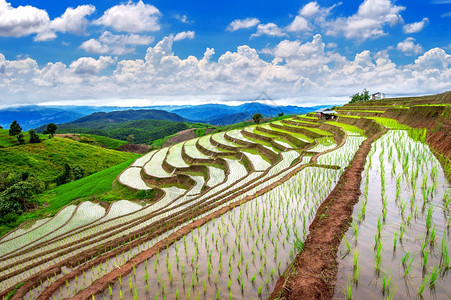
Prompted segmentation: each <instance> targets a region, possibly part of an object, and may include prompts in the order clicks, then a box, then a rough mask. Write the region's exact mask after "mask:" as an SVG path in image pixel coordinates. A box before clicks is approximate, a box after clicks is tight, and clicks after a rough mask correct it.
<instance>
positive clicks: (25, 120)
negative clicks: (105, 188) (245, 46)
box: [0, 102, 325, 130]
mask: <svg viewBox="0 0 451 300" xmlns="http://www.w3.org/2000/svg"><path fill="white" fill-rule="evenodd" d="M322 107H325V106H324V105H321V106H315V107H299V106H275V105H268V104H263V103H258V102H251V103H244V104H241V105H238V106H229V105H225V104H203V105H182V106H170V105H168V106H148V107H139V108H137V107H117V106H100V107H93V106H58V107H55V106H21V107H14V108H5V109H1V110H0V126H2V127H4V128H8V127H9V125H10V124H11V122H12V121H14V120H16V121H17V122H19V124H20V125H21V126H22V129H23V130H29V129H32V128H37V127H40V126H42V125H45V124H48V123H55V124H61V123H68V122H72V121H75V122H74V123H84V122H87V121H88V120H89V121H93V122H94V121H100V120H104V119H105V118H107V119H114V120H116V119H123V120H122V121H124V120H128V121H132V120H141V119H152V120H170V121H176V122H180V121H182V122H202V123H209V124H212V125H229V124H233V123H236V122H241V121H245V120H249V119H252V115H253V114H255V113H261V114H262V115H263V116H264V117H271V116H277V115H278V114H279V113H284V114H304V113H307V112H310V111H314V110H316V109H318V108H322ZM116 111H121V113H120V114H117V113H116V114H105V113H107V112H109V113H111V112H116ZM169 113H172V114H171V115H170V114H169ZM175 114H177V116H176V115H175ZM87 116H89V117H87ZM79 119H80V120H79Z"/></svg>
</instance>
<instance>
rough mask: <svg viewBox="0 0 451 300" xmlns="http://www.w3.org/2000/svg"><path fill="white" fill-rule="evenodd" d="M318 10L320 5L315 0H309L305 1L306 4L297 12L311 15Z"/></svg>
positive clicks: (302, 14)
mask: <svg viewBox="0 0 451 300" xmlns="http://www.w3.org/2000/svg"><path fill="white" fill-rule="evenodd" d="M319 11H320V7H319V5H318V3H317V2H316V1H315V2H310V3H307V4H306V5H304V7H303V8H302V9H301V10H300V12H299V14H300V15H301V16H305V17H311V16H313V15H316V14H317V13H319Z"/></svg>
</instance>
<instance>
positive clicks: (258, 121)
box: [252, 113, 263, 124]
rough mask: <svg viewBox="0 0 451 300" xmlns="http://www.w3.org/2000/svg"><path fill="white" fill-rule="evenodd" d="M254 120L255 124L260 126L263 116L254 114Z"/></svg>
mask: <svg viewBox="0 0 451 300" xmlns="http://www.w3.org/2000/svg"><path fill="white" fill-rule="evenodd" d="M252 119H253V120H254V122H255V123H257V124H258V123H260V121H261V119H263V116H262V114H260V113H257V114H254V116H253V117H252Z"/></svg>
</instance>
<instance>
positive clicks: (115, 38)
mask: <svg viewBox="0 0 451 300" xmlns="http://www.w3.org/2000/svg"><path fill="white" fill-rule="evenodd" d="M153 40H154V38H153V37H152V36H146V35H139V34H134V33H131V34H113V33H111V32H109V31H105V32H103V33H102V35H101V36H100V37H99V38H98V39H89V40H87V41H85V42H83V44H81V45H80V48H81V49H83V50H85V51H86V52H88V53H94V54H114V55H123V54H128V53H133V52H135V47H133V46H142V45H148V44H150V43H152V42H153ZM130 46H131V47H130Z"/></svg>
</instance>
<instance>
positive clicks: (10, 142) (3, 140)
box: [0, 129, 48, 148]
mask: <svg viewBox="0 0 451 300" xmlns="http://www.w3.org/2000/svg"><path fill="white" fill-rule="evenodd" d="M22 134H23V136H24V139H25V143H26V144H28V141H29V140H30V135H29V134H28V132H27V131H22ZM38 135H39V137H40V138H41V140H46V139H48V136H47V135H46V134H38ZM16 145H19V142H18V141H17V137H16V136H10V135H9V130H8V129H0V148H6V147H11V146H16Z"/></svg>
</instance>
